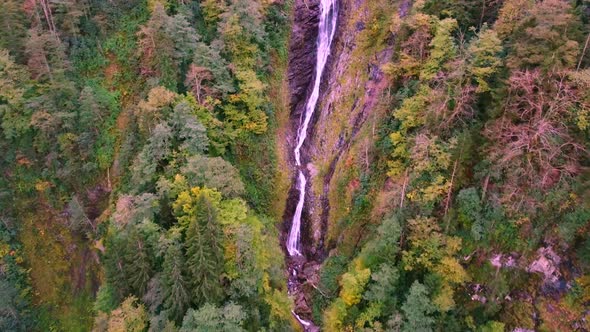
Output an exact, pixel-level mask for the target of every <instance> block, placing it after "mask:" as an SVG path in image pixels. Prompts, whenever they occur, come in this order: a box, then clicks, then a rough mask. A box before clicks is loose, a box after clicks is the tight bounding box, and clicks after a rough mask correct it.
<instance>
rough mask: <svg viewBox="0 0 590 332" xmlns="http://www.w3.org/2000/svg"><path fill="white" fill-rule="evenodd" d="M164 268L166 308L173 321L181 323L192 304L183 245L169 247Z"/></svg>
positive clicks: (176, 243) (173, 244) (163, 279)
mask: <svg viewBox="0 0 590 332" xmlns="http://www.w3.org/2000/svg"><path fill="white" fill-rule="evenodd" d="M162 268H163V272H162V281H163V285H164V306H165V308H166V310H168V312H169V317H170V318H171V319H173V320H175V321H180V320H181V319H182V317H183V316H184V313H185V312H186V309H187V308H188V307H189V304H190V289H189V282H188V281H187V278H186V272H185V271H184V269H185V260H184V254H183V252H182V246H181V243H179V242H178V241H174V242H173V243H171V244H169V245H168V248H167V249H166V253H165V254H164V264H163V266H162Z"/></svg>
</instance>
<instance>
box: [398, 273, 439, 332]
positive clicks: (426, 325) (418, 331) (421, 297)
mask: <svg viewBox="0 0 590 332" xmlns="http://www.w3.org/2000/svg"><path fill="white" fill-rule="evenodd" d="M435 308H436V307H435V306H434V305H433V304H432V303H431V302H430V299H429V298H428V290H427V289H426V287H425V286H424V285H422V284H421V283H419V282H418V281H414V283H413V284H412V287H410V292H409V293H408V297H407V299H406V302H405V303H404V304H403V306H402V311H403V312H404V314H405V318H406V319H405V321H404V324H403V327H402V331H404V332H406V331H407V332H428V331H433V329H432V325H433V324H434V318H432V317H431V314H432V313H434V311H435Z"/></svg>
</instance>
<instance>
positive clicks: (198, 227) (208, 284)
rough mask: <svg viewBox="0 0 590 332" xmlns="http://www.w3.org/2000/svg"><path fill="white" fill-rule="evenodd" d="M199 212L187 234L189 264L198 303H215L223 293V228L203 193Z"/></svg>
mask: <svg viewBox="0 0 590 332" xmlns="http://www.w3.org/2000/svg"><path fill="white" fill-rule="evenodd" d="M196 206H197V209H196V213H195V215H194V217H193V219H192V220H191V222H190V224H189V226H188V229H187V233H186V243H185V245H186V250H187V265H188V270H189V274H190V276H191V280H192V294H193V298H194V302H195V303H196V304H203V303H205V302H210V303H216V302H218V301H219V300H220V299H221V297H222V295H223V289H222V286H221V281H220V275H221V273H222V272H223V249H222V248H221V243H220V239H221V229H220V227H219V224H218V223H217V214H216V211H215V208H214V207H213V205H212V203H211V201H210V200H209V199H208V198H207V197H206V196H205V195H204V194H201V195H200V196H199V197H198V199H197V202H196Z"/></svg>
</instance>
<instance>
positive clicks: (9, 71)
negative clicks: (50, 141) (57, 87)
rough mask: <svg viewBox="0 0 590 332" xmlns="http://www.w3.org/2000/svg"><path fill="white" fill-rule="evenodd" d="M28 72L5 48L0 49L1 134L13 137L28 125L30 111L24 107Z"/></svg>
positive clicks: (23, 130)
mask: <svg viewBox="0 0 590 332" xmlns="http://www.w3.org/2000/svg"><path fill="white" fill-rule="evenodd" d="M27 80H28V74H27V72H26V71H25V70H24V68H22V67H21V66H20V65H18V64H16V63H15V62H14V61H13V59H12V57H11V56H10V55H9V54H8V51H7V50H4V49H0V116H1V119H2V121H1V126H2V131H3V136H4V137H5V138H7V139H11V138H14V137H16V136H18V135H20V134H22V133H24V132H25V131H26V130H27V129H28V128H29V127H30V120H31V119H30V112H28V110H26V109H24V107H23V106H24V102H25V99H24V93H25V92H26V90H27V84H26V83H27Z"/></svg>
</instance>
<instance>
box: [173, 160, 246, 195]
mask: <svg viewBox="0 0 590 332" xmlns="http://www.w3.org/2000/svg"><path fill="white" fill-rule="evenodd" d="M181 171H182V174H184V176H185V177H186V179H187V182H188V184H189V185H190V186H200V187H203V186H205V187H207V188H213V189H216V190H218V191H219V192H221V193H222V194H223V195H224V196H225V197H236V196H240V195H242V194H243V193H244V184H243V183H242V181H241V179H240V174H239V173H238V170H237V169H236V168H235V167H234V166H232V165H231V164H230V163H229V162H227V161H225V160H223V158H221V157H215V158H210V157H205V156H202V155H196V156H192V157H190V158H189V159H188V160H187V163H186V165H185V166H184V167H183V168H182V169H181Z"/></svg>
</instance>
